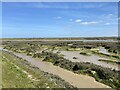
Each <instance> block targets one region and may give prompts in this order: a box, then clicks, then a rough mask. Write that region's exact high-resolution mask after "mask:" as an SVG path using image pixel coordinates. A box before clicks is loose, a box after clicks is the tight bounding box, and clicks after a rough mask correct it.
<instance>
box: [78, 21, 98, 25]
mask: <svg viewBox="0 0 120 90" xmlns="http://www.w3.org/2000/svg"><path fill="white" fill-rule="evenodd" d="M96 23H98V22H95V21H92V22H81V23H80V24H82V25H91V24H96Z"/></svg>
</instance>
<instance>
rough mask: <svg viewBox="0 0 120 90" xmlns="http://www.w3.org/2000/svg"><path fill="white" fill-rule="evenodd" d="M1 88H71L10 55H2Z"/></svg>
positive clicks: (5, 53)
mask: <svg viewBox="0 0 120 90" xmlns="http://www.w3.org/2000/svg"><path fill="white" fill-rule="evenodd" d="M2 62H3V64H2V66H3V70H2V71H3V72H2V76H3V77H2V79H3V82H2V87H3V88H63V87H66V88H73V86H71V85H70V84H69V83H67V82H65V81H64V80H62V79H61V78H59V77H58V76H55V75H52V74H49V73H47V72H43V71H40V70H39V69H38V68H36V67H34V66H31V65H30V63H28V62H27V61H26V60H23V59H22V58H18V57H16V56H14V55H13V54H11V53H8V52H3V54H2Z"/></svg>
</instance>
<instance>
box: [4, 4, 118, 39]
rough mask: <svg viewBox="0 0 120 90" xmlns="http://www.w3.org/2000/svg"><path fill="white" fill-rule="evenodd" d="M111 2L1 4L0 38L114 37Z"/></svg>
mask: <svg viewBox="0 0 120 90" xmlns="http://www.w3.org/2000/svg"><path fill="white" fill-rule="evenodd" d="M117 5H118V4H117V3H115V2H111V3H110V2H96V3H95V2H93V3H92V2H79V3H78V2H77V3H75V2H74V3H70V2H62V3H60V2H57V3H55V2H54V3H53V2H44V3H43V2H37V3H33V2H31V3H30V2H26V3H25V2H6V3H5V2H4V3H3V4H2V27H3V28H2V30H3V33H2V36H3V38H33V37H102V36H117V35H118V6H117Z"/></svg>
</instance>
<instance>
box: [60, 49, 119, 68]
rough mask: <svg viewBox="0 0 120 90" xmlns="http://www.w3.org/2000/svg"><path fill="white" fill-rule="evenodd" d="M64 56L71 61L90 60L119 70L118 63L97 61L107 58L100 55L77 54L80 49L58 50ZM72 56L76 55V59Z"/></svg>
mask: <svg viewBox="0 0 120 90" xmlns="http://www.w3.org/2000/svg"><path fill="white" fill-rule="evenodd" d="M60 52H61V53H62V54H63V55H65V56H64V57H65V58H66V59H68V60H70V61H72V62H90V63H93V64H97V65H100V66H102V67H107V68H111V69H115V70H120V68H119V67H118V64H115V63H107V62H102V61H98V60H99V59H107V58H101V57H100V56H97V55H91V56H85V55H81V54H79V53H80V51H60ZM73 57H76V58H77V59H73Z"/></svg>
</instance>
